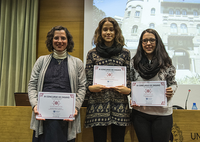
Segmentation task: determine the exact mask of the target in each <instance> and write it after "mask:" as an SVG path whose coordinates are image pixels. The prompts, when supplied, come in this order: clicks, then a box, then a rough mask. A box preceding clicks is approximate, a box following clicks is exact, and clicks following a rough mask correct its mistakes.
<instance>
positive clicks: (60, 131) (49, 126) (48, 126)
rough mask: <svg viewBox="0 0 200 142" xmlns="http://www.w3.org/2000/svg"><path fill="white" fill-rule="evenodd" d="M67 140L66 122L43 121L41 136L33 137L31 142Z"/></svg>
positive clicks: (60, 141) (61, 141) (62, 141)
mask: <svg viewBox="0 0 200 142" xmlns="http://www.w3.org/2000/svg"><path fill="white" fill-rule="evenodd" d="M67 138H68V122H67V121H63V120H45V121H43V134H42V135H39V136H38V138H36V137H35V131H33V140H32V142H66V141H67Z"/></svg>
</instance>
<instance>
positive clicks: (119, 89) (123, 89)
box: [110, 85, 131, 95]
mask: <svg viewBox="0 0 200 142" xmlns="http://www.w3.org/2000/svg"><path fill="white" fill-rule="evenodd" d="M110 88H112V89H115V90H116V91H117V92H119V93H122V94H125V95H128V94H130V92H131V89H130V88H128V87H125V86H122V85H121V86H115V87H110Z"/></svg>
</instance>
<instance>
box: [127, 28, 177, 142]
mask: <svg viewBox="0 0 200 142" xmlns="http://www.w3.org/2000/svg"><path fill="white" fill-rule="evenodd" d="M130 68H131V74H130V77H131V81H166V84H167V88H166V97H167V106H165V107H164V106H139V105H137V104H135V105H132V107H133V109H132V118H133V119H132V122H133V125H134V128H135V131H136V134H137V137H138V140H139V142H169V138H170V134H171V129H172V124H173V120H172V112H173V109H172V102H171V101H172V97H173V95H174V92H175V90H176V88H177V83H176V81H175V72H176V69H175V67H174V66H173V65H172V60H171V58H170V57H169V55H168V53H167V52H166V50H165V46H164V44H163V42H162V40H161V38H160V36H159V34H158V33H157V32H156V31H155V30H153V29H146V30H144V31H143V32H142V34H141V37H140V41H139V45H138V48H137V52H136V55H135V56H134V57H133V58H132V60H131V65H130ZM137 95H143V94H137Z"/></svg>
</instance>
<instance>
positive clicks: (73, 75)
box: [28, 54, 86, 140]
mask: <svg viewBox="0 0 200 142" xmlns="http://www.w3.org/2000/svg"><path fill="white" fill-rule="evenodd" d="M67 58H68V72H69V79H70V85H71V91H72V93H76V109H77V110H78V112H79V110H80V108H81V105H82V103H83V101H84V98H85V91H86V88H85V84H86V77H85V71H84V66H83V63H82V61H81V60H80V59H78V58H76V57H73V56H71V55H68V56H67ZM51 59H52V54H50V55H45V56H41V57H39V58H38V59H37V61H36V62H35V65H34V67H33V69H32V73H31V78H30V81H29V84H28V96H29V101H30V103H31V106H32V108H34V106H35V105H37V101H38V100H37V98H38V92H40V91H42V88H43V82H44V76H45V73H46V70H47V68H48V66H49V63H50V61H51ZM30 128H31V129H33V130H35V132H36V133H35V136H36V137H38V135H41V134H43V121H39V120H36V119H35V114H34V111H33V112H32V118H31V124H30ZM80 132H81V124H80V113H78V115H77V116H76V118H75V120H74V121H73V122H69V125H68V140H71V139H74V138H76V134H78V133H80Z"/></svg>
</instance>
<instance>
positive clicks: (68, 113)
mask: <svg viewBox="0 0 200 142" xmlns="http://www.w3.org/2000/svg"><path fill="white" fill-rule="evenodd" d="M75 100H76V94H75V93H60V92H59V93H57V92H39V93H38V104H37V110H38V112H39V115H37V116H36V118H44V119H72V120H74V117H73V115H74V113H75Z"/></svg>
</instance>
